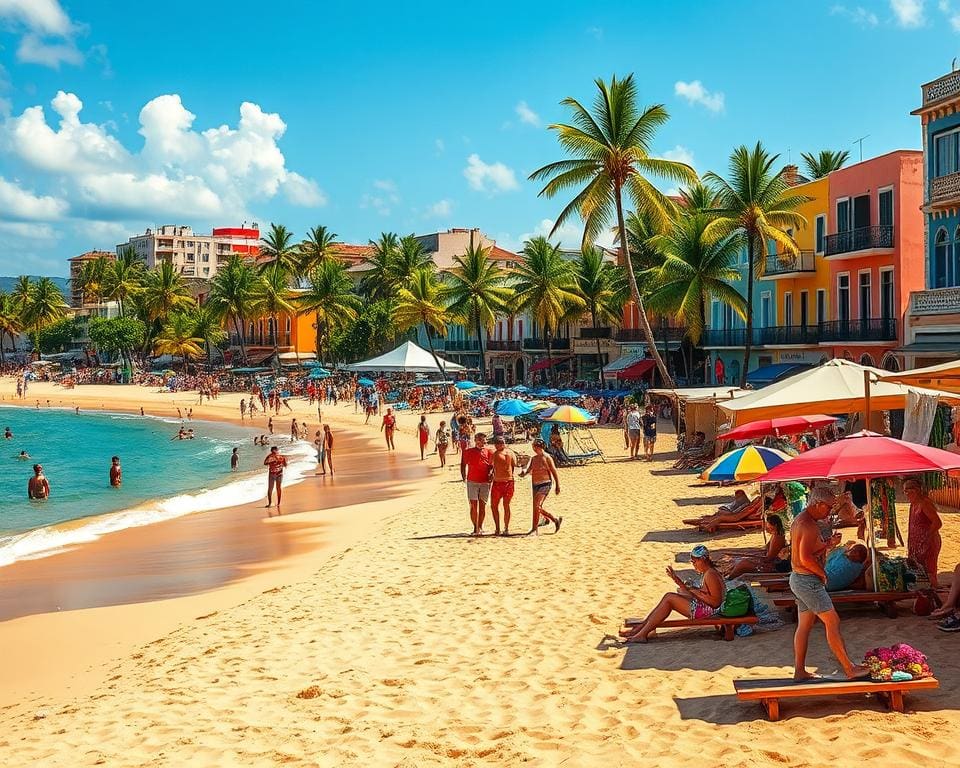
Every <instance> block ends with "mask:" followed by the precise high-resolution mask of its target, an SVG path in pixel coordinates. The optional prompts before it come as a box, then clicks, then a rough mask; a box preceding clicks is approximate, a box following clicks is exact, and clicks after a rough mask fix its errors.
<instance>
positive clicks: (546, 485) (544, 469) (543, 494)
mask: <svg viewBox="0 0 960 768" xmlns="http://www.w3.org/2000/svg"><path fill="white" fill-rule="evenodd" d="M546 447H547V444H546V443H545V442H543V440H541V439H540V438H539V437H538V438H537V439H536V440H534V441H533V456H532V457H531V458H530V462H529V463H528V464H527V466H526V467H525V468H524V469H523V471H522V472H521V473H520V477H526V476H527V475H530V482H531V484H532V486H533V527H532V528H531V529H530V533H528V534H527V535H528V536H529V535H531V534H533V535H534V536H536V535H539V528H540V517H541V516H542V517H545V518H546V519H547V520H549V521H550V522H551V523H553V532H554V533H557V532H558V531H559V530H560V523H562V522H563V518H562V517H554V516H553V515H551V514H550V513H549V512H547V510H545V509H544V508H543V502H544V501H546V500H547V496H549V495H550V489H551V488H552V487H554V486H555V487H556V492H557V495H559V494H560V476H559V475H558V474H557V466H556V464H554V463H553V458H552V457H551V456H550V455H549V454H547V453H546V452H545V451H546Z"/></svg>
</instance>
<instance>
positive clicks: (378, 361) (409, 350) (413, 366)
mask: <svg viewBox="0 0 960 768" xmlns="http://www.w3.org/2000/svg"><path fill="white" fill-rule="evenodd" d="M438 357H439V355H438ZM440 365H441V366H443V369H444V372H445V373H451V372H453V371H464V370H466V368H464V367H463V366H462V365H458V364H457V363H451V362H450V361H449V360H444V359H443V358H442V357H440ZM344 368H345V369H346V370H348V371H385V372H387V371H402V372H404V373H437V372H438V370H437V363H436V362H435V361H434V359H433V355H431V354H430V353H429V352H428V351H427V350H425V349H424V348H423V347H418V346H417V345H416V344H414V343H413V342H412V341H405V342H404V343H403V344H401V345H400V346H399V347H397V348H396V349H394V350H392V351H390V352H387V353H386V354H383V355H380V356H379V357H373V358H371V359H370V360H364V361H363V362H360V363H351V364H350V365H345V366H344Z"/></svg>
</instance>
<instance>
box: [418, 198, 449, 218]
mask: <svg viewBox="0 0 960 768" xmlns="http://www.w3.org/2000/svg"><path fill="white" fill-rule="evenodd" d="M451 213H453V203H451V202H450V201H449V200H437V202H435V203H433V204H431V205H428V206H427V210H426V212H425V213H424V218H427V219H445V218H447V217H448V216H449V215H450V214H451Z"/></svg>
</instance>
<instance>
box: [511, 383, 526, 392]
mask: <svg viewBox="0 0 960 768" xmlns="http://www.w3.org/2000/svg"><path fill="white" fill-rule="evenodd" d="M510 391H511V392H519V393H520V394H521V395H523V394H526V393H527V392H529V391H530V387H525V386H523V384H517V386H515V387H510Z"/></svg>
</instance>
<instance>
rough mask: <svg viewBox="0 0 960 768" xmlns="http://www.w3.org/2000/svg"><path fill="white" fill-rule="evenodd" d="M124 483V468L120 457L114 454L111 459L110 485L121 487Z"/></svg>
mask: <svg viewBox="0 0 960 768" xmlns="http://www.w3.org/2000/svg"><path fill="white" fill-rule="evenodd" d="M121 483H123V470H122V469H120V457H119V456H114V457H113V458H111V459H110V485H112V486H113V487H114V488H119V487H120V484H121Z"/></svg>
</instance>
